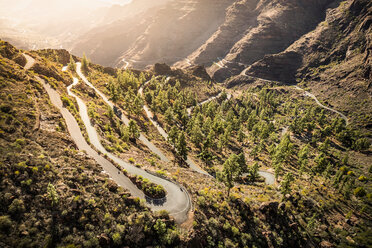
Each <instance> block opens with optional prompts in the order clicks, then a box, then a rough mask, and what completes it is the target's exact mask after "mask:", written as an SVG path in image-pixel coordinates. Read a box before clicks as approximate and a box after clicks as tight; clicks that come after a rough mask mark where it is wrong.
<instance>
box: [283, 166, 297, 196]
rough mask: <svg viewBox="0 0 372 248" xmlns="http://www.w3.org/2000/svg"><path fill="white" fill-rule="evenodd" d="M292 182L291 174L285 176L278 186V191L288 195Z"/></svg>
mask: <svg viewBox="0 0 372 248" xmlns="http://www.w3.org/2000/svg"><path fill="white" fill-rule="evenodd" d="M293 180H294V177H293V174H292V173H290V172H289V173H287V174H286V175H285V176H284V179H283V181H282V182H281V184H280V186H281V187H280V190H281V191H282V193H283V194H284V195H286V194H288V193H290V189H291V184H292V182H293Z"/></svg>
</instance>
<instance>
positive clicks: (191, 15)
mask: <svg viewBox="0 0 372 248" xmlns="http://www.w3.org/2000/svg"><path fill="white" fill-rule="evenodd" d="M164 2H165V3H164V4H160V5H157V6H154V7H153V8H151V9H149V10H147V11H145V12H142V13H140V14H138V15H136V16H135V17H129V18H125V19H123V20H121V21H117V22H114V23H112V24H109V25H106V26H104V27H100V28H96V29H94V30H91V31H90V32H89V33H87V34H86V35H84V36H82V37H80V38H79V39H78V42H77V43H76V44H75V46H74V48H73V50H72V53H77V54H82V53H83V52H85V53H86V54H87V56H88V57H90V58H91V59H92V60H93V61H94V62H97V63H100V64H104V65H116V66H121V65H123V62H122V60H123V59H125V60H126V61H128V62H130V63H131V65H132V66H134V67H136V68H144V67H146V66H147V65H151V64H154V63H156V62H165V63H167V64H173V63H175V62H177V61H179V60H182V59H183V58H185V57H187V56H188V55H189V54H191V53H192V52H193V51H194V50H196V49H198V47H200V46H201V45H203V44H204V43H205V42H206V41H207V40H208V39H209V38H210V36H211V35H212V34H213V33H214V32H215V31H216V30H217V29H218V27H219V26H220V25H221V24H222V23H223V21H224V18H225V9H226V8H227V7H228V6H229V5H230V4H232V3H233V2H234V1H233V0H218V1H216V0H203V1H202V0H182V1H180V0H177V1H164ZM134 3H135V2H134Z"/></svg>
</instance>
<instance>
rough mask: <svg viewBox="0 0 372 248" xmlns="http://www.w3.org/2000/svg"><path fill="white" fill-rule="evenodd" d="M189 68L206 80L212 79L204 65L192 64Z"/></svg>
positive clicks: (192, 72)
mask: <svg viewBox="0 0 372 248" xmlns="http://www.w3.org/2000/svg"><path fill="white" fill-rule="evenodd" d="M188 70H189V71H190V72H191V74H192V75H194V76H196V77H198V78H201V79H203V80H206V81H210V80H212V79H211V77H210V76H209V74H208V73H207V71H206V70H205V67H204V66H201V65H197V66H192V67H190V68H188Z"/></svg>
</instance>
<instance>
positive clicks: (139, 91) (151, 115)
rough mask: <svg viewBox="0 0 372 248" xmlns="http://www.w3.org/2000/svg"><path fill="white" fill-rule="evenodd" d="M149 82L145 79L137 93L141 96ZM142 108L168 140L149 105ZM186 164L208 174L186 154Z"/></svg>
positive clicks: (196, 170) (194, 169)
mask: <svg viewBox="0 0 372 248" xmlns="http://www.w3.org/2000/svg"><path fill="white" fill-rule="evenodd" d="M150 82H151V80H149V81H147V82H146V83H144V84H143V85H142V86H141V87H140V89H139V90H138V93H139V94H140V95H141V96H142V97H143V89H144V88H145V87H146V85H147V84H149V83H150ZM143 109H144V110H145V112H146V115H147V118H149V120H150V121H151V123H152V124H153V125H154V126H155V127H156V129H157V130H158V132H159V133H160V134H161V136H163V138H164V139H165V140H168V134H167V132H166V131H165V130H164V129H163V128H162V127H161V126H160V124H159V123H158V122H156V121H155V120H154V114H153V113H152V112H151V110H150V109H149V107H148V106H147V105H146V104H144V105H143ZM186 164H187V165H188V166H189V167H190V169H192V170H193V171H195V172H198V173H200V174H203V175H206V176H210V177H211V175H209V174H208V173H207V172H206V171H204V170H203V169H201V168H200V167H199V166H197V165H196V164H195V163H194V161H192V159H191V158H190V157H189V156H188V157H187V160H186Z"/></svg>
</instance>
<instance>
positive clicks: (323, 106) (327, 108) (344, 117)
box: [294, 85, 349, 126]
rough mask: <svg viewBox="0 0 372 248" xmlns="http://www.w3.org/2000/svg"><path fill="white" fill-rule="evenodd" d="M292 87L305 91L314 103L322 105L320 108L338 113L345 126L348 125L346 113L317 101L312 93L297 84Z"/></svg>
mask: <svg viewBox="0 0 372 248" xmlns="http://www.w3.org/2000/svg"><path fill="white" fill-rule="evenodd" d="M294 88H295V89H296V90H301V91H304V92H305V96H308V97H311V98H313V99H314V100H315V102H316V104H318V105H319V106H320V107H322V108H324V109H326V110H329V111H331V112H334V113H336V114H338V115H340V116H341V118H342V119H344V120H345V123H346V126H347V125H349V119H348V118H347V117H346V115H344V114H343V113H341V112H340V111H337V110H335V109H333V108H330V107H327V106H325V105H323V104H321V103H320V102H319V100H318V98H316V96H314V94H312V93H310V92H308V91H306V90H304V89H302V88H300V87H298V86H297V85H296V86H295V87H294Z"/></svg>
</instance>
